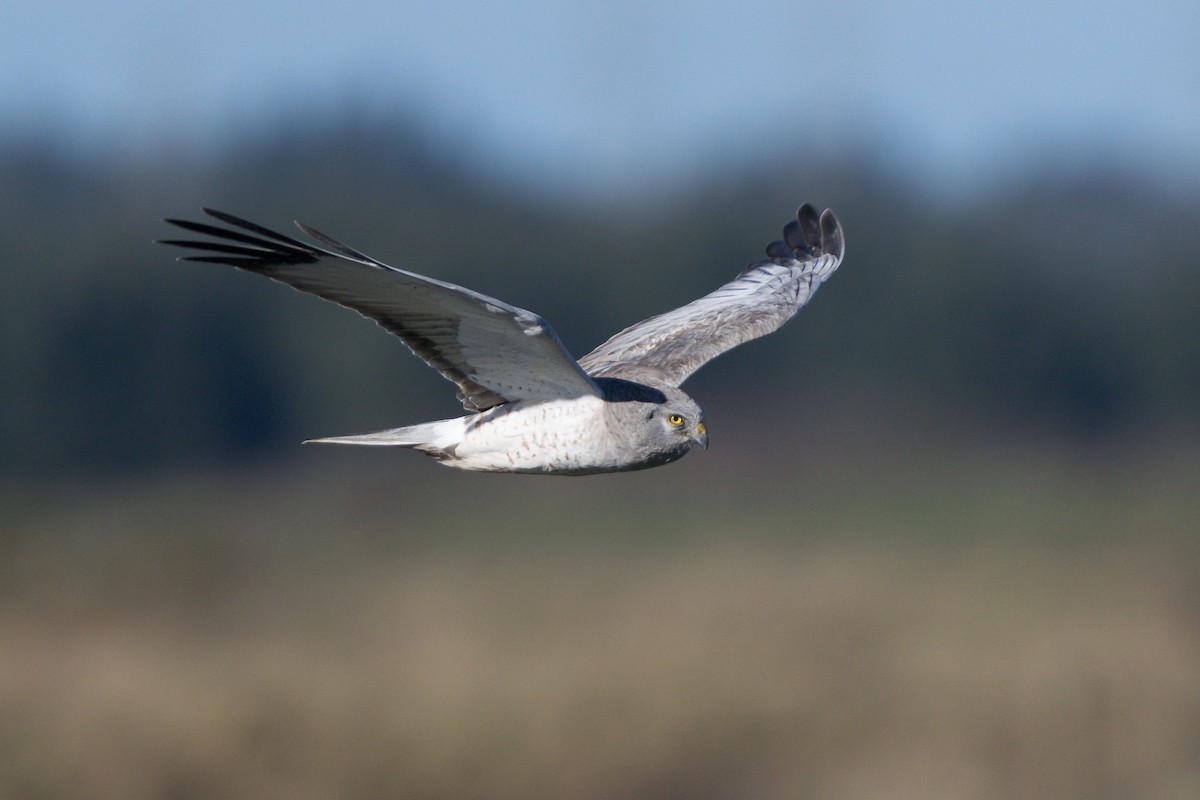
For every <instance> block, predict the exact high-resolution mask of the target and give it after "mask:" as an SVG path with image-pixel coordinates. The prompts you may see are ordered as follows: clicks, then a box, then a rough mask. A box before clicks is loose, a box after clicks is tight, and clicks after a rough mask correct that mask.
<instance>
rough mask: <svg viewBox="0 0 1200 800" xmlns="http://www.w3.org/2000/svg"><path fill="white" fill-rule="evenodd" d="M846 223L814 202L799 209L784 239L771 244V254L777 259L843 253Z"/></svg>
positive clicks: (769, 252) (771, 256)
mask: <svg viewBox="0 0 1200 800" xmlns="http://www.w3.org/2000/svg"><path fill="white" fill-rule="evenodd" d="M843 247H844V244H843V239H842V226H841V223H839V222H838V220H837V217H836V216H834V214H833V212H832V211H830V210H829V209H825V210H824V211H823V212H819V211H817V207H816V206H814V205H813V204H812V203H804V204H803V205H801V206H800V208H798V209H796V218H795V219H794V220H791V221H790V222H788V224H787V225H784V226H783V239H780V240H777V241H774V242H771V243H770V244H769V245H767V257H768V258H775V259H787V258H796V257H797V256H800V257H803V258H813V257H816V256H820V255H825V254H831V255H836V256H837V257H838V258H841V256H842V250H843Z"/></svg>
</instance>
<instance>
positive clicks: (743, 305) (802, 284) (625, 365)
mask: <svg viewBox="0 0 1200 800" xmlns="http://www.w3.org/2000/svg"><path fill="white" fill-rule="evenodd" d="M843 250H844V246H843V241H842V226H841V224H840V223H839V222H838V221H837V217H835V216H834V215H833V212H832V211H830V210H828V209H826V210H825V212H824V213H822V214H819V215H818V213H817V210H816V209H815V208H814V207H813V206H811V205H809V204H807V203H805V204H804V205H802V206H800V209H799V210H798V211H797V212H796V219H794V220H792V221H791V222H789V223H788V224H787V225H786V226H785V227H784V229H783V240H782V241H777V242H772V243H771V244H770V245H768V246H767V256H768V260H766V261H760V262H758V263H757V264H751V265H750V266H748V267H746V269H744V270H743V271H742V273H741V274H740V275H738V276H737V277H736V278H734V279H733V280H732V281H730V282H729V283H727V284H725V285H724V286H722V287H721V288H720V289H717V290H716V291H715V292H713V293H711V294H707V295H705V296H704V297H701V298H700V299H699V300H696V301H694V302H691V303H688V304H687V305H686V306H682V307H681V308H677V309H675V310H674V311H668V312H667V313H665V314H659V315H658V316H655V317H650V318H649V319H646V320H642V321H641V322H639V323H637V324H636V325H631V326H630V327H628V328H626V329H625V330H623V331H621V332H620V333H618V334H617V335H616V336H613V337H612V338H611V339H609V340H608V341H607V342H605V343H604V344H602V345H600V346H599V347H597V348H596V349H595V350H593V351H592V352H590V353H588V354H587V355H586V356H584V357H583V358H581V359H579V365H580V366H581V367H583V368H584V369H585V370H587V372H588V374H589V375H594V376H608V377H620V378H627V379H629V380H635V381H636V380H645V379H651V378H653V379H657V380H661V381H665V382H667V383H669V384H671V385H673V386H678V385H680V384H681V383H683V382H684V381H685V380H686V379H687V378H688V376H689V375H691V374H692V373H693V372H695V371H696V370H698V369H699V368H700V367H702V366H704V364H706V363H707V362H708V361H710V360H712V359H714V358H716V357H717V356H719V355H721V354H722V353H724V352H725V351H726V350H729V349H731V348H734V347H737V346H738V345H739V344H741V343H743V342H748V341H750V340H751V339H757V338H758V337H759V336H765V335H766V334H768V333H771V332H772V331H775V330H778V329H779V327H780V326H781V325H783V324H784V323H785V322H787V321H788V320H789V319H791V318H792V316H793V315H794V314H795V313H796V312H797V311H799V310H800V308H801V306H803V305H804V304H805V303H807V302H808V300H809V298H811V297H812V296H813V293H814V292H816V291H817V288H818V287H819V286H820V285H821V283H822V281H824V280H825V279H826V278H828V277H829V276H830V275H832V274H833V271H834V270H835V269H837V268H838V264H840V263H841V261H842V253H843Z"/></svg>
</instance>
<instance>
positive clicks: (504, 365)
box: [161, 208, 600, 411]
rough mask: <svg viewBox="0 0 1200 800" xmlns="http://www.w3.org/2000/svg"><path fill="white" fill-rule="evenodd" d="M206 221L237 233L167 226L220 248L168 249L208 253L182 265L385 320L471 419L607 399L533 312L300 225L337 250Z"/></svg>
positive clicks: (251, 226) (222, 216) (190, 244)
mask: <svg viewBox="0 0 1200 800" xmlns="http://www.w3.org/2000/svg"><path fill="white" fill-rule="evenodd" d="M204 213H206V214H208V215H209V216H210V217H213V218H214V219H217V220H219V221H221V222H223V223H225V224H226V225H229V226H232V227H230V228H225V227H220V226H216V225H211V224H209V223H205V222H191V221H188V220H179V219H168V220H166V222H168V223H170V224H172V225H175V226H176V227H179V228H182V229H184V230H187V231H191V232H192V233H199V234H203V235H205V236H210V237H213V238H215V239H217V240H218V241H204V240H197V241H193V240H182V239H166V240H161V241H162V243H163V244H170V245H175V246H178V247H187V248H190V249H192V250H198V251H200V252H201V253H204V255H188V256H182V257H181V259H180V260H182V261H201V262H208V263H219V264H229V265H231V266H234V267H237V268H238V269H244V270H247V271H249V272H257V273H259V274H261V275H266V276H267V277H268V278H272V279H273V280H277V281H280V282H282V283H286V284H288V285H289V286H292V287H293V288H296V289H299V290H300V291H302V292H307V293H309V294H314V295H316V296H318V297H322V298H324V299H326V300H330V301H332V302H334V303H337V304H339V305H342V306H345V307H346V308H350V309H353V310H355V311H357V312H358V313H360V314H362V315H363V316H365V317H368V318H369V319H373V320H375V321H376V322H378V323H379V324H380V325H381V326H383V327H384V328H385V329H386V330H388V331H390V332H391V333H393V334H395V335H396V336H398V337H400V339H401V340H402V341H403V342H404V343H405V344H406V345H408V347H409V348H410V349H411V350H412V351H413V352H414V353H416V354H417V355H418V356H420V357H421V358H422V359H424V360H425V362H426V363H428V364H429V365H430V366H432V367H434V368H435V369H437V370H438V371H439V372H441V373H442V375H443V376H445V377H446V378H447V379H449V380H451V381H453V382H454V383H455V384H457V385H458V389H459V398H460V399H461V400H462V402H463V405H464V406H465V407H466V408H467V409H468V410H473V411H478V410H482V409H485V408H490V407H492V406H495V405H499V404H500V403H504V402H508V401H513V400H551V399H563V398H572V397H581V396H585V395H593V396H600V390H599V389H598V388H597V386H596V384H595V383H594V382H593V381H592V380H591V378H589V377H588V375H587V373H585V372H584V371H583V369H582V368H581V367H580V366H579V364H578V363H576V362H575V360H574V359H573V358H572V357H571V355H570V354H569V353H568V352H567V350H566V347H564V346H563V343H562V341H561V340H560V339H559V338H558V334H556V333H555V332H554V329H553V328H551V327H550V325H549V323H547V322H546V321H545V320H544V319H542V318H541V317H539V316H538V315H537V314H534V313H533V312H531V311H526V310H524V309H521V308H517V307H516V306H511V305H509V304H508V303H505V302H503V301H500V300H497V299H495V298H493V297H488V296H487V295H484V294H480V293H478V292H473V291H471V290H470V289H465V288H463V287H461V286H456V285H454V284H452V283H447V282H444V281H439V280H435V279H433V278H427V277H424V276H422V275H417V274H416V273H413V272H407V271H405V270H401V269H396V268H394V267H389V266H387V265H386V264H383V263H381V262H379V261H376V260H375V259H373V258H371V257H369V256H366V255H363V254H362V253H360V252H358V251H357V250H355V249H353V248H351V247H348V246H346V245H344V244H342V243H341V242H338V241H337V240H335V239H332V238H330V237H328V236H326V235H325V234H323V233H320V232H319V231H315V230H313V229H312V228H309V227H308V226H305V225H301V224H300V223H297V225H298V227H300V229H301V230H302V231H304V232H305V233H306V234H308V235H309V236H312V237H313V238H314V239H316V240H317V241H319V242H321V243H322V244H324V245H326V246H327V247H328V248H329V249H325V248H322V247H316V246H314V245H310V244H307V243H305V242H301V241H299V240H297V239H293V238H292V237H290V236H285V235H283V234H280V233H277V232H275V231H272V230H270V229H268V228H264V227H262V226H261V225H256V224H255V223H253V222H248V221H246V220H244V219H241V218H239V217H235V216H233V215H232V214H226V213H224V212H221V211H213V210H211V209H207V208H206V209H204ZM208 254H215V255H208Z"/></svg>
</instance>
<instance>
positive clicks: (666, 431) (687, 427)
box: [651, 392, 708, 450]
mask: <svg viewBox="0 0 1200 800" xmlns="http://www.w3.org/2000/svg"><path fill="white" fill-rule="evenodd" d="M680 394H681V395H682V392H681V393H680ZM651 420H652V424H655V425H657V426H658V427H660V428H661V430H662V435H663V436H665V437H666V438H668V439H669V440H672V441H682V442H685V443H687V444H688V446H691V445H697V444H698V445H700V446H701V447H703V448H704V449H705V450H707V449H708V428H707V427H705V424H704V409H702V408H700V406H699V404H698V403H696V401H694V400H692V399H691V398H690V397H687V396H681V397H672V398H669V399H668V400H667V402H665V403H663V404H661V405H659V406H658V407H657V408H655V409H654V413H653V415H652V417H651Z"/></svg>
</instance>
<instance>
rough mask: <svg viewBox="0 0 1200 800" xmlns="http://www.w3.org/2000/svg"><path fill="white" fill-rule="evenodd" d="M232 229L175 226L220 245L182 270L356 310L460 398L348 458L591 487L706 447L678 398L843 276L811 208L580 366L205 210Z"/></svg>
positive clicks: (485, 318)
mask: <svg viewBox="0 0 1200 800" xmlns="http://www.w3.org/2000/svg"><path fill="white" fill-rule="evenodd" d="M204 212H205V213H206V214H208V215H209V216H210V217H213V218H215V219H217V220H219V221H220V222H223V223H225V224H226V225H228V226H231V227H220V226H217V225H212V224H208V223H203V222H189V221H186V220H178V219H169V220H166V221H167V222H169V223H171V224H172V225H176V226H178V227H180V228H183V229H185V230H188V231H191V232H193V233H199V234H203V235H206V236H210V237H213V238H214V239H215V241H194V240H179V239H170V240H163V244H170V245H177V246H180V247H187V248H191V249H193V250H199V251H201V252H202V253H204V254H203V255H188V256H183V257H181V260H183V261H206V262H212V263H217V264H229V265H232V266H234V267H237V268H239V269H244V270H247V271H249V272H257V273H260V274H262V275H266V276H267V277H268V278H272V279H274V280H277V281H280V282H282V283H286V284H288V285H290V286H292V287H294V288H296V289H299V290H300V291H302V292H308V293H309V294H315V295H317V296H318V297H323V298H325V299H326V300H332V301H333V302H335V303H337V304H339V305H342V306H345V307H347V308H351V309H354V310H355V311H357V312H358V313H360V314H362V315H363V316H365V317H368V318H370V319H373V320H375V321H376V322H377V323H379V324H380V325H381V326H383V327H384V328H385V329H386V330H388V331H390V332H391V333H394V334H395V335H396V336H398V337H400V339H401V340H403V341H404V343H405V344H406V345H408V347H409V348H410V349H411V350H412V351H413V352H414V353H416V354H417V355H418V356H420V357H421V358H422V359H424V361H425V363H427V364H429V365H430V366H432V367H434V368H435V369H437V370H438V371H439V372H441V373H442V375H443V376H445V377H446V378H447V379H448V380H451V381H453V382H454V383H455V384H457V385H458V396H459V399H460V400H461V401H462V403H463V406H464V407H465V408H466V409H467V411H469V412H471V413H469V414H467V415H466V416H462V417H455V418H453V419H443V420H438V421H435V422H426V423H422V424H420V425H411V426H408V427H404V428H392V429H390V430H385V431H378V432H375V433H364V434H359V435H355V436H334V437H330V438H326V439H315V440H313V441H317V442H335V443H340V444H361V445H388V446H394V447H410V448H412V449H414V450H419V451H421V452H422V453H425V454H427V455H430V456H433V457H434V458H436V459H438V460H440V461H441V462H442V463H443V464H446V465H447V466H451V467H458V468H459V469H470V470H487V471H493V472H533V473H546V474H554V475H586V474H590V473H596V472H618V471H622V470H634V469H644V468H646V467H656V466H658V465H660V464H666V463H669V462H671V461H675V460H677V459H679V458H682V457H683V456H684V455H685V454H686V453H687V452H688V450H690V449H691V447H692V445H697V444H698V445H700V446H701V447H707V446H708V432H707V430H706V429H705V423H704V412H703V411H702V410H701V408H700V406H699V405H697V404H696V402H695V401H694V400H692V398H690V397H688V396H687V395H686V394H684V392H683V391H681V390H680V389H679V385H680V384H681V383H683V382H684V380H686V379H687V377H688V376H689V375H691V374H692V373H693V372H695V371H696V370H697V369H699V368H700V367H701V366H703V365H704V364H705V363H707V362H708V361H709V360H711V359H713V358H715V357H716V356H718V355H720V354H721V353H724V352H725V351H726V350H729V349H731V348H733V347H736V346H737V345H739V344H741V343H742V342H746V341H749V340H750V339H755V338H757V337H759V336H764V335H766V334H768V333H771V332H772V331H775V330H777V329H778V328H779V327H780V326H781V325H783V324H784V323H785V322H787V321H788V320H789V319H791V318H792V316H793V315H794V314H795V313H796V312H797V311H798V310H799V309H800V307H801V306H803V305H804V304H805V303H807V302H808V300H809V298H811V297H812V295H813V293H814V292H816V291H817V288H818V287H819V286H820V285H821V283H822V282H823V281H824V280H825V279H826V278H828V277H829V276H830V275H831V274H832V273H833V271H834V270H835V269H837V267H838V264H839V263H841V260H842V252H843V243H842V227H841V225H840V224H839V223H838V221H837V218H836V217H834V215H833V212H831V211H829V210H826V211H825V212H824V213H821V214H818V213H817V210H816V209H815V208H814V207H813V206H811V205H808V204H807V203H806V204H805V205H802V206H801V207H800V209H799V211H797V212H796V219H794V220H792V221H791V222H789V223H788V224H787V225H786V226H785V227H784V229H783V239H782V240H781V241H777V242H773V243H772V244H770V245H769V246H768V247H767V259H766V260H765V261H760V262H758V263H755V264H751V265H750V266H748V267H746V269H744V270H742V272H741V273H740V274H739V275H738V276H737V277H736V278H734V279H733V280H732V281H730V282H729V283H727V284H725V285H724V286H722V287H721V288H719V289H717V290H716V291H715V292H712V293H711V294H708V295H705V296H704V297H701V298H700V299H699V300H696V301H694V302H691V303H688V304H687V305H685V306H683V307H681V308H677V309H675V310H674V311H668V312H667V313H665V314H659V315H658V316H655V317H650V318H649V319H647V320H643V321H642V322H639V323H637V324H636V325H633V326H630V327H628V328H626V329H625V330H623V331H621V332H620V333H618V334H617V335H616V336H614V337H612V338H611V339H609V340H608V341H607V342H605V343H604V344H602V345H600V346H599V347H597V348H596V349H595V350H593V351H592V352H590V353H588V354H587V355H586V356H584V357H583V358H581V359H579V360H578V361H576V360H575V359H574V358H572V357H571V355H570V353H568V352H567V350H566V348H565V347H564V346H563V343H562V342H561V341H560V340H559V338H558V335H557V334H556V333H555V332H554V329H553V328H551V327H550V325H549V323H547V322H546V321H545V320H544V319H542V318H541V317H540V316H538V315H537V314H534V313H532V312H529V311H525V310H524V309H520V308H517V307H515V306H510V305H508V304H507V303H505V302H503V301H501V300H496V299H495V298H492V297H488V296H487V295H483V294H479V293H478V292H473V291H471V290H470V289H464V288H463V287H461V286H455V285H454V284H452V283H446V282H444V281H439V280H435V279H433V278H426V277H424V276H422V275H417V274H416V273H413V272H407V271H405V270H401V269H396V268H394V267H389V266H387V265H386V264H383V263H381V262H379V261H376V260H375V259H373V258H371V257H370V256H366V255H363V254H362V253H360V252H358V251H357V250H354V249H352V248H350V247H347V246H346V245H344V244H342V243H340V242H338V241H335V240H334V239H331V238H330V237H328V236H326V235H324V234H322V233H319V232H318V231H315V230H313V229H312V228H310V227H308V226H307V225H302V224H300V223H296V225H297V226H298V227H299V228H300V230H302V231H303V232H304V233H306V234H308V235H309V236H311V237H312V238H313V239H315V240H317V241H319V242H320V243H321V244H323V245H324V247H317V246H314V245H311V244H307V243H305V242H301V241H298V240H296V239H293V238H291V237H289V236H284V235H282V234H279V233H276V232H274V231H272V230H268V229H267V228H264V227H262V226H260V225H256V224H254V223H253V222H247V221H246V220H244V219H240V218H238V217H235V216H232V215H230V214H225V213H222V212H220V211H212V210H210V209H204Z"/></svg>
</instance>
